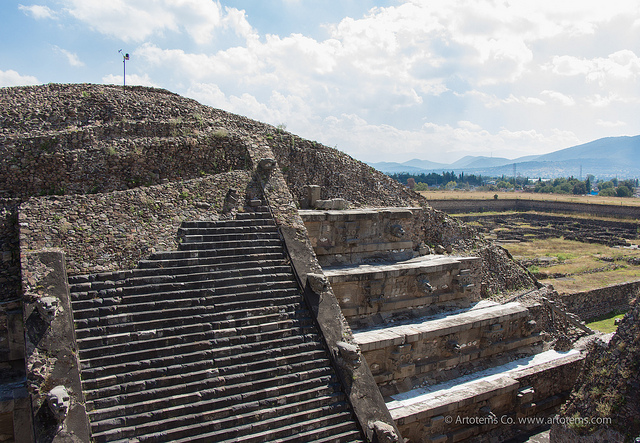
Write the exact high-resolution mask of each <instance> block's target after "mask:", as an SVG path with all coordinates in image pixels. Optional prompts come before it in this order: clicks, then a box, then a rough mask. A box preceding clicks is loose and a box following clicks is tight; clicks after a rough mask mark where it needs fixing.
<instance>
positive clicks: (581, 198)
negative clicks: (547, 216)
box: [420, 191, 640, 206]
mask: <svg viewBox="0 0 640 443" xmlns="http://www.w3.org/2000/svg"><path fill="white" fill-rule="evenodd" d="M420 194H422V195H423V196H425V197H426V198H427V200H456V199H457V200H462V199H477V200H492V199H493V196H494V195H495V194H498V198H499V199H522V200H543V201H544V200H547V201H566V202H572V203H593V204H601V205H602V204H605V205H622V206H640V198H636V197H632V198H622V197H598V196H594V195H563V194H535V193H533V192H488V191H487V192H480V191H478V192H476V191H421V192H420Z"/></svg>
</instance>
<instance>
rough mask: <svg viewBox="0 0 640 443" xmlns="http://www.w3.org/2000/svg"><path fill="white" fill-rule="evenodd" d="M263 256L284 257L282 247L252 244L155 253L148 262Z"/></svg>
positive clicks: (255, 257)
mask: <svg viewBox="0 0 640 443" xmlns="http://www.w3.org/2000/svg"><path fill="white" fill-rule="evenodd" d="M265 254H279V255H280V256H281V257H284V253H283V251H282V245H274V244H271V245H268V246H256V245H255V244H252V245H251V246H247V247H244V248H242V249H241V250H239V249H238V248H236V247H230V248H218V249H207V250H197V249H195V250H182V249H181V250H178V251H161V252H156V253H154V254H152V255H151V257H150V260H159V261H167V260H168V261H176V260H186V259H202V258H212V257H225V256H237V255H241V256H243V257H245V258H246V259H248V260H251V259H260V258H261V257H264V256H265Z"/></svg>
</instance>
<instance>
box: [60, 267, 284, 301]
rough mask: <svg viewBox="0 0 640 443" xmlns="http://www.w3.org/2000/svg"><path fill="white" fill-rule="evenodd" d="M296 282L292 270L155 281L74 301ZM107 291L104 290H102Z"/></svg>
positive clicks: (275, 287)
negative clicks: (202, 278)
mask: <svg viewBox="0 0 640 443" xmlns="http://www.w3.org/2000/svg"><path fill="white" fill-rule="evenodd" d="M292 285H295V286H296V287H297V283H296V280H295V278H294V277H293V274H292V273H291V272H279V273H270V274H262V275H260V274H258V275H248V276H244V277H242V276H236V277H228V278H219V279H210V280H200V281H195V282H174V283H153V284H145V285H139V286H125V287H123V288H116V287H112V288H107V289H103V290H100V291H87V292H75V293H74V295H73V297H72V300H73V301H76V300H82V299H85V300H86V299H90V298H96V297H100V298H105V297H126V296H131V295H145V294H158V293H163V294H165V296H166V293H171V292H184V291H194V290H196V291H197V290H200V289H209V292H210V293H211V295H214V294H217V295H221V294H228V293H231V294H233V293H235V292H236V291H240V292H247V291H265V290H269V289H272V290H278V289H289V288H291V287H292ZM101 291H104V292H101Z"/></svg>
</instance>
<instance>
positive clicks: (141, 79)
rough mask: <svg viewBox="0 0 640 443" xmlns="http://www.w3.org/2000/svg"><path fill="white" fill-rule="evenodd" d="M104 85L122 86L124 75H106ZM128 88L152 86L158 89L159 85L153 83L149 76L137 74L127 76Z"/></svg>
mask: <svg viewBox="0 0 640 443" xmlns="http://www.w3.org/2000/svg"><path fill="white" fill-rule="evenodd" d="M102 83H105V84H108V85H122V83H123V76H122V75H113V74H109V75H105V76H104V77H102ZM127 86H152V87H158V86H159V85H158V84H157V83H155V82H153V81H152V80H151V79H150V78H149V76H148V75H147V74H145V75H142V76H140V75H137V74H127Z"/></svg>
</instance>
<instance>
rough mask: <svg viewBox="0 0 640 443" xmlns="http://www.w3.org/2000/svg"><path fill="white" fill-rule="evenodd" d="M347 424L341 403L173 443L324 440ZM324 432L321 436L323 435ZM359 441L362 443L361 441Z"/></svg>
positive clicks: (253, 442)
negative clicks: (307, 436)
mask: <svg viewBox="0 0 640 443" xmlns="http://www.w3.org/2000/svg"><path fill="white" fill-rule="evenodd" d="M348 422H350V423H352V424H354V422H353V417H352V416H351V413H350V412H349V411H348V406H347V405H346V404H345V403H341V404H337V405H332V406H328V407H325V408H322V410H314V411H303V412H300V413H298V414H293V415H291V416H287V417H284V418H283V419H278V418H269V419H267V420H264V421H261V422H259V423H256V424H255V426H254V425H252V424H247V425H243V426H237V427H234V428H232V429H230V430H226V429H225V430H221V431H212V432H206V433H201V434H199V435H192V436H189V437H186V438H180V439H177V440H175V442H176V443H189V442H194V443H208V442H212V441H215V442H217V443H237V442H239V441H241V442H243V443H245V442H246V443H259V442H265V441H279V440H280V439H284V438H291V437H295V436H297V435H299V434H301V433H305V432H311V433H312V434H313V435H314V436H315V438H327V437H330V436H331V435H332V434H331V432H332V431H333V430H334V429H335V426H336V425H339V424H341V423H343V424H344V423H348ZM354 425H355V424H354ZM323 430H324V432H322V431H323ZM313 431H315V432H313ZM140 441H147V440H140ZM149 441H155V440H149ZM293 441H299V442H301V441H303V440H296V439H295V438H294V440H293ZM313 441H315V440H309V442H313ZM329 441H331V440H329ZM334 441H335V440H334ZM338 441H339V440H338ZM356 441H358V440H356ZM360 441H363V442H364V439H362V440H360ZM305 443H306V442H305Z"/></svg>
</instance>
